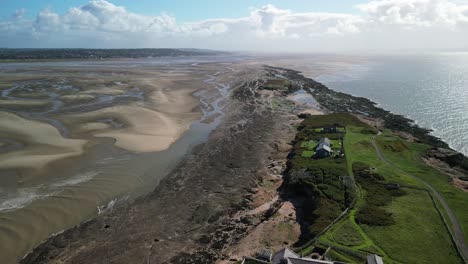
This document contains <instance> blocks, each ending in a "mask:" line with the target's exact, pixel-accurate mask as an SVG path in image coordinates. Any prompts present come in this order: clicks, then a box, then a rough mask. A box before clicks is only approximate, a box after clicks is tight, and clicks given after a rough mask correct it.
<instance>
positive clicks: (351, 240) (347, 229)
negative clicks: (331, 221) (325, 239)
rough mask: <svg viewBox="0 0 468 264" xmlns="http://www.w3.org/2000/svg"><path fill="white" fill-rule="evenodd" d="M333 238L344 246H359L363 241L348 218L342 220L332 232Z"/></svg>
mask: <svg viewBox="0 0 468 264" xmlns="http://www.w3.org/2000/svg"><path fill="white" fill-rule="evenodd" d="M333 239H334V240H335V241H336V242H337V243H339V244H341V245H344V246H359V245H362V244H364V243H365V240H364V238H363V237H362V236H361V234H360V233H359V231H358V230H357V228H356V226H355V225H353V224H352V223H351V222H350V220H349V219H347V220H346V221H343V223H342V224H341V225H340V226H339V227H338V229H337V230H336V231H335V232H334V233H333Z"/></svg>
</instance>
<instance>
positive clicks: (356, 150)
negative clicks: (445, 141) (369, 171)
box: [344, 126, 468, 263]
mask: <svg viewBox="0 0 468 264" xmlns="http://www.w3.org/2000/svg"><path fill="white" fill-rule="evenodd" d="M361 132H362V128H360V127H356V126H349V127H347V133H346V136H345V140H344V143H345V152H346V156H347V157H346V159H347V162H348V170H351V164H352V163H354V162H358V161H361V162H365V163H367V164H369V165H370V166H371V167H374V168H376V171H377V172H378V173H379V174H380V175H383V176H384V177H385V180H386V181H387V182H396V183H399V184H401V185H403V186H409V187H419V188H424V185H423V184H421V183H420V182H419V181H417V180H415V179H413V178H411V177H410V176H408V175H407V174H405V173H401V172H399V171H396V170H395V169H394V168H393V167H390V166H388V165H387V164H386V163H384V162H382V161H381V160H380V159H379V158H378V156H377V155H376V152H375V149H374V148H373V146H372V144H371V136H372V135H369V134H364V133H361ZM384 136H385V137H384ZM384 136H378V137H377V138H378V141H377V142H378V144H379V147H380V148H381V150H382V152H383V153H384V155H385V157H386V158H387V159H388V160H389V161H391V162H393V163H394V164H396V165H397V166H399V167H400V166H401V168H402V169H403V170H404V171H407V172H409V173H412V174H416V175H417V176H420V175H421V174H426V175H424V176H422V175H421V178H423V177H425V178H431V179H432V183H431V184H432V185H434V184H433V183H435V184H436V185H438V188H441V186H443V187H445V188H441V189H444V190H446V191H447V192H448V193H451V194H453V193H455V195H454V196H455V197H458V200H457V201H451V203H450V206H451V208H452V210H457V211H458V212H459V214H460V212H461V214H462V215H463V214H465V213H467V212H466V210H465V211H463V210H461V208H468V204H466V201H468V199H467V197H466V195H465V197H461V196H460V192H459V191H458V190H456V189H455V188H454V187H453V186H450V185H449V184H448V182H447V177H446V176H444V175H443V174H442V173H440V172H438V171H437V170H435V169H433V168H431V167H428V166H427V165H426V164H424V163H423V162H422V161H421V158H420V157H421V155H422V153H423V152H424V151H425V150H426V149H427V148H428V147H429V146H427V145H423V144H417V143H408V142H404V141H402V140H400V139H399V138H398V137H395V136H393V135H391V134H390V133H385V134H384ZM381 138H383V139H381ZM382 140H384V141H385V142H382ZM427 181H428V182H429V180H427ZM434 187H435V186H434ZM447 192H446V193H445V194H447ZM441 193H442V191H441ZM364 195H365V192H364V191H362V190H361V194H360V197H361V198H360V199H359V200H358V203H357V207H358V208H359V207H360V206H363V204H364V201H363V199H362V197H363V196H364ZM446 199H447V198H446ZM456 203H458V204H456ZM462 204H465V207H463V206H462ZM405 206H406V207H405ZM387 208H388V210H390V212H393V213H395V215H394V219H395V224H394V225H390V226H386V227H370V226H367V225H362V228H363V229H364V231H365V232H366V234H367V235H368V236H369V237H370V239H372V240H373V242H374V243H375V244H376V245H378V247H380V248H381V249H382V250H383V251H384V252H386V254H388V256H387V257H385V256H384V259H385V260H386V263H387V260H389V261H392V260H396V261H400V262H406V263H426V262H428V261H429V263H431V262H430V260H431V259H434V260H436V261H434V262H432V263H459V262H460V259H459V257H458V256H456V253H455V248H454V245H453V243H452V242H451V241H450V239H449V237H448V236H449V234H448V232H447V230H446V228H445V226H444V225H443V223H442V221H441V219H440V217H439V215H438V212H437V210H436V209H435V207H434V205H433V204H432V201H431V199H430V197H429V196H428V195H427V193H425V192H421V191H411V192H408V193H407V195H405V196H403V197H398V198H395V199H394V202H393V203H392V204H391V205H389V206H388V207H387ZM415 208H416V209H415ZM418 210H422V212H419V211H418ZM415 212H416V213H415ZM443 213H444V212H443ZM457 217H458V216H457ZM462 217H463V216H462ZM428 221H430V222H431V223H429V224H424V223H425V222H428ZM459 221H460V220H459ZM463 221H464V223H468V222H467V221H468V220H463V219H462V221H461V222H463ZM413 224H414V225H413ZM416 225H417V226H418V227H417V228H415V226H416ZM411 227H413V229H412V228H411ZM428 227H430V228H428ZM422 240H423V241H425V242H424V243H421V242H420V241H422ZM421 245H425V247H421ZM407 248H408V249H407ZM362 249H364V248H361V250H362ZM432 249H434V251H432ZM428 251H431V252H430V253H427V252H428ZM428 255H430V256H431V257H430V258H429V257H426V256H428ZM417 259H419V260H423V261H415V260H417Z"/></svg>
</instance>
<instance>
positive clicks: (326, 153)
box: [315, 145, 333, 158]
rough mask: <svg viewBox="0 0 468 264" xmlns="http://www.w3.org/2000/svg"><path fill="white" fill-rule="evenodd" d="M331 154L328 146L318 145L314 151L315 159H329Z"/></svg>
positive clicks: (331, 151)
mask: <svg viewBox="0 0 468 264" xmlns="http://www.w3.org/2000/svg"><path fill="white" fill-rule="evenodd" d="M332 154H333V150H332V149H331V148H330V146H327V145H320V146H318V147H317V149H316V150H315V157H316V158H326V157H330V156H331V155H332Z"/></svg>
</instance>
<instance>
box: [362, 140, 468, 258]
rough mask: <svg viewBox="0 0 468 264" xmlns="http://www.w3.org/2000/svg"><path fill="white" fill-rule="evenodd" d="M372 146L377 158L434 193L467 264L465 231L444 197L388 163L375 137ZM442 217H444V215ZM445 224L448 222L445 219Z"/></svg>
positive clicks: (467, 248)
mask: <svg viewBox="0 0 468 264" xmlns="http://www.w3.org/2000/svg"><path fill="white" fill-rule="evenodd" d="M371 141H372V145H373V146H374V148H375V151H376V152H377V156H378V157H379V158H380V159H381V160H382V161H383V162H385V163H386V164H387V165H389V166H391V167H393V168H395V169H396V170H397V171H399V172H401V173H403V174H405V175H408V176H410V177H412V178H413V179H416V180H417V181H419V182H421V183H423V184H424V185H425V186H426V187H427V188H428V189H429V190H430V191H431V193H432V195H433V196H434V197H436V198H437V200H439V202H440V204H442V206H443V207H444V210H445V212H446V213H447V215H448V217H449V219H450V223H451V224H452V227H453V233H452V232H451V234H450V235H451V236H452V238H453V240H454V241H455V244H456V246H457V248H458V251H459V252H460V254H461V255H462V258H463V259H464V261H465V263H467V259H468V247H467V246H466V244H465V237H464V235H463V231H462V230H461V227H460V224H459V223H458V220H457V218H456V217H455V214H454V213H453V212H452V210H451V209H450V207H449V206H448V204H447V202H446V201H445V200H444V198H443V197H442V195H441V194H440V193H439V192H438V191H436V190H435V189H434V188H433V187H432V186H431V185H430V184H429V183H427V182H426V181H424V180H422V179H421V178H419V177H416V176H414V175H412V174H409V173H407V172H406V171H404V170H402V169H400V168H399V167H397V166H396V165H394V164H393V163H391V162H390V161H388V160H387V159H386V158H385V157H384V155H383V153H382V151H381V150H380V148H379V147H378V146H377V144H376V142H375V136H374V137H372V140H371ZM442 217H444V216H443V215H442ZM445 222H447V220H446V219H445Z"/></svg>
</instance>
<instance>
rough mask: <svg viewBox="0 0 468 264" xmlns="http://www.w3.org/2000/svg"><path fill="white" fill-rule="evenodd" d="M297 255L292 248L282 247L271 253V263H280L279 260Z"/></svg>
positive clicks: (296, 256)
mask: <svg viewBox="0 0 468 264" xmlns="http://www.w3.org/2000/svg"><path fill="white" fill-rule="evenodd" d="M298 257H299V256H298V255H296V253H294V252H293V251H292V250H290V249H288V248H283V249H282V250H280V251H278V252H276V253H275V254H274V255H273V258H272V259H271V263H273V264H279V263H281V260H283V259H287V258H298Z"/></svg>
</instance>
